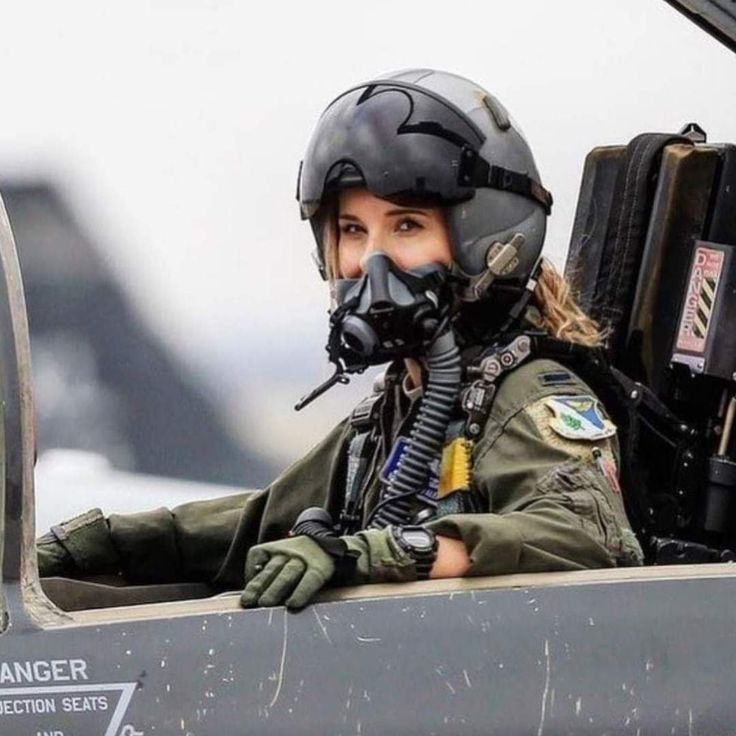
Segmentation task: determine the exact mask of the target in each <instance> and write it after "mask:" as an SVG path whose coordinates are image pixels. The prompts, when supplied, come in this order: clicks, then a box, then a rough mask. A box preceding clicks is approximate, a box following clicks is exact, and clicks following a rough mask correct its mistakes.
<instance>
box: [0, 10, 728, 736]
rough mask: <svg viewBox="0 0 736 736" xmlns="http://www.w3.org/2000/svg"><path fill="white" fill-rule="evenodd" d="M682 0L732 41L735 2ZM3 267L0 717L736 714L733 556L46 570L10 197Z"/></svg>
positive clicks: (68, 728) (530, 726)
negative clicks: (540, 563)
mask: <svg viewBox="0 0 736 736" xmlns="http://www.w3.org/2000/svg"><path fill="white" fill-rule="evenodd" d="M673 4H675V5H677V6H678V7H679V9H681V10H683V12H686V13H687V14H689V15H690V16H691V17H692V16H693V14H698V18H699V20H700V22H701V25H703V26H705V27H707V28H708V30H709V32H711V33H713V35H715V36H716V37H718V38H720V39H721V40H724V39H729V43H730V44H731V45H732V46H733V45H734V44H735V43H736V40H735V39H736V5H735V4H734V3H733V2H730V1H729V2H726V1H725V0H724V1H722V2H695V0H686V1H683V2H678V3H673ZM0 271H1V273H0V361H1V362H0V365H2V367H3V371H2V376H0V381H1V387H2V396H3V410H4V417H3V420H4V421H3V425H2V426H3V429H4V432H3V439H2V459H3V472H2V473H1V474H0V478H2V486H1V487H2V493H0V503H2V511H3V513H2V516H0V518H2V520H3V522H2V523H3V526H2V530H1V531H0V539H1V542H2V545H1V546H0V554H1V555H2V580H1V581H0V585H2V610H3V617H2V629H3V631H2V635H0V734H2V736H154V735H155V734H182V735H183V736H187V735H190V736H228V735H230V734H232V735H236V734H320V735H321V736H323V735H324V734H426V735H429V734H446V735H448V736H449V735H452V736H459V735H461V734H489V733H498V734H505V735H508V734H524V735H525V736H528V734H538V736H541V735H542V734H563V733H564V734H610V735H613V734H631V736H636V735H639V734H641V735H644V734H672V735H673V736H675V735H677V734H681V735H683V736H684V735H685V734H687V735H688V736H689V735H693V734H699V735H702V734H713V735H715V734H729V733H733V732H734V731H736V699H735V698H734V693H735V692H736V670H735V669H734V667H733V662H734V661H736V636H734V631H736V606H734V601H736V565H733V564H727V563H724V564H707V565H693V566H672V567H650V568H643V569H617V570H600V571H598V570H596V571H582V572H573V573H546V574H534V575H511V576H503V577H498V578H475V579H457V580H444V581H426V582H418V583H411V584H403V585H383V586H366V587H363V588H353V589H342V590H340V591H330V592H328V593H326V594H325V595H323V596H321V597H320V598H319V599H318V601H317V602H316V603H315V604H314V605H311V606H308V607H307V608H306V609H305V610H303V611H301V612H299V613H289V612H287V611H286V610H285V609H284V608H282V607H277V608H269V609H256V610H242V609H240V608H239V607H238V597H237V594H235V593H233V594H224V595H219V596H214V597H206V596H207V595H208V594H209V593H210V591H209V590H208V589H207V588H206V587H205V586H198V585H181V586H176V585H175V586H150V587H145V588H125V587H122V588H115V587H113V586H110V585H101V584H99V583H95V582H92V581H90V582H84V581H65V580H58V579H57V580H48V581H44V588H43V589H42V588H41V585H40V584H39V580H38V575H37V569H36V561H35V546H34V538H35V530H34V525H33V518H34V508H33V506H34V495H33V462H34V436H33V420H32V394H31V385H30V380H31V379H30V357H29V348H28V327H27V322H26V313H25V305H24V299H23V290H22V284H21V277H20V272H19V269H18V262H17V257H16V253H15V246H14V243H13V237H12V233H11V230H10V226H9V223H8V220H7V216H6V214H5V209H4V207H3V206H2V204H1V202H0ZM52 600H53V601H55V603H52ZM166 601H168V602H166ZM60 605H61V606H62V607H64V608H66V609H68V610H66V611H63V610H61V608H60V607H59V606H60Z"/></svg>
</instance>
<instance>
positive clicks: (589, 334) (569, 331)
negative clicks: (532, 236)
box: [534, 258, 606, 347]
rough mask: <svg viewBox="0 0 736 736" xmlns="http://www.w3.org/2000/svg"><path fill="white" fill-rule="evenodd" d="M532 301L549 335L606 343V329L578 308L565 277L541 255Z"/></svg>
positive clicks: (591, 344) (589, 344)
mask: <svg viewBox="0 0 736 736" xmlns="http://www.w3.org/2000/svg"><path fill="white" fill-rule="evenodd" d="M534 303H535V306H536V307H537V309H538V310H539V316H540V320H539V322H540V323H539V326H540V327H542V328H543V329H545V330H546V331H547V332H549V334H550V335H552V337H556V338H557V339H559V340H565V341H567V342H573V343H576V344H578V345H585V346H587V347H601V346H602V345H604V344H605V342H606V334H605V332H604V331H603V330H601V328H600V326H599V325H598V323H597V322H596V321H595V320H594V319H593V318H592V317H590V316H588V315H587V314H586V313H585V312H584V311H583V310H582V309H581V308H580V305H579V304H578V303H577V301H576V299H575V297H574V296H573V294H572V291H571V289H570V284H569V282H568V281H567V279H566V278H565V277H564V276H563V275H562V274H561V273H560V272H559V271H558V270H557V269H556V268H555V266H554V265H553V264H552V263H551V262H550V261H548V260H547V259H546V258H543V259H542V264H541V272H540V275H539V279H538V280H537V287H536V289H534Z"/></svg>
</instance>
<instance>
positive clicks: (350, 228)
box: [340, 222, 365, 235]
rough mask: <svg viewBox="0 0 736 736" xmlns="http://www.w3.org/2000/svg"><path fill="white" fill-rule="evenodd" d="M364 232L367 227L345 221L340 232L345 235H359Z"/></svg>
mask: <svg viewBox="0 0 736 736" xmlns="http://www.w3.org/2000/svg"><path fill="white" fill-rule="evenodd" d="M364 232H365V228H364V227H361V226H360V225H358V224H356V223H354V222H344V223H343V224H342V225H340V233H342V234H343V235H359V234H360V233H364Z"/></svg>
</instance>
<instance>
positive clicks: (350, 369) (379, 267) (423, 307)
mask: <svg viewBox="0 0 736 736" xmlns="http://www.w3.org/2000/svg"><path fill="white" fill-rule="evenodd" d="M448 276H449V271H448V269H447V268H446V267H445V266H443V265H441V264H439V263H428V264H426V265H422V266H418V267H417V268H413V269H411V270H409V271H404V270H403V269H401V268H399V266H397V265H396V264H395V263H394V262H393V261H392V260H391V258H389V256H387V255H386V254H385V253H383V252H381V251H378V252H376V253H374V254H372V255H371V256H370V257H369V258H368V260H367V261H366V264H365V272H364V274H363V275H362V276H361V277H360V278H359V279H340V280H338V281H337V282H336V283H335V301H336V306H335V308H334V309H333V310H332V312H331V314H330V335H329V338H328V341H327V348H326V349H327V353H328V355H329V359H330V361H331V362H332V363H334V364H335V367H336V368H335V373H334V375H333V376H332V377H331V378H329V379H328V380H327V381H325V382H324V383H323V384H322V385H321V386H319V387H317V388H316V389H315V390H314V391H312V392H311V393H310V394H308V395H307V396H305V397H304V398H303V399H302V400H301V401H300V402H299V403H298V404H297V405H296V409H297V411H298V410H299V409H301V408H303V407H304V406H306V405H307V404H308V403H310V402H311V401H312V400H314V399H316V398H317V397H318V396H320V395H321V394H322V393H324V392H325V391H327V389H329V388H331V387H332V386H334V385H335V384H336V383H347V382H348V380H349V379H348V377H347V376H346V374H347V373H362V372H363V371H364V370H365V369H366V368H368V367H369V366H372V365H380V364H381V363H387V362H389V361H391V360H395V359H396V358H408V357H417V358H418V357H422V356H424V355H425V354H426V352H427V349H428V348H429V347H430V346H431V345H432V343H434V341H435V340H436V339H437V337H438V336H439V335H440V334H442V333H443V332H445V331H447V329H449V322H448V315H449V311H450V304H451V299H450V290H449V286H448V283H447V280H448Z"/></svg>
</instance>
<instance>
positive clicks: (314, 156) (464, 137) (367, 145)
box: [298, 81, 485, 219]
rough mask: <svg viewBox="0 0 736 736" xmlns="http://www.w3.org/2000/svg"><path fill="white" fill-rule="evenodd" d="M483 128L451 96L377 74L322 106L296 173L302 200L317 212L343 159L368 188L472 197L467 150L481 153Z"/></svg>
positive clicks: (397, 194)
mask: <svg viewBox="0 0 736 736" xmlns="http://www.w3.org/2000/svg"><path fill="white" fill-rule="evenodd" d="M484 140H485V136H484V135H483V133H482V132H481V131H480V129H479V128H478V127H477V126H476V125H475V124H474V123H473V122H472V121H471V120H470V119H469V118H468V117H467V116H466V115H465V114H463V113H462V111H460V110H459V109H458V108H456V107H455V106H454V105H452V104H451V103H450V102H448V101H447V100H444V99H442V98H440V97H436V96H434V95H433V94H432V93H431V92H428V91H427V90H424V89H421V88H419V87H415V86H414V85H411V84H407V83H404V82H396V81H385V82H372V83H368V84H364V85H361V86H360V87H356V88H355V89H352V90H349V91H348V92H346V93H345V94H343V95H341V96H340V97H338V98H337V99H336V100H335V101H334V102H333V103H332V104H331V105H330V106H329V107H328V108H327V109H326V110H325V112H324V113H323V114H322V117H321V118H320V120H319V123H318V124H317V128H316V130H315V132H314V134H313V135H312V139H311V141H310V143H309V147H308V149H307V153H306V155H305V157H304V161H303V163H302V168H301V173H300V178H299V192H298V198H299V205H300V208H301V214H302V217H303V218H304V219H307V218H310V217H312V216H313V215H314V214H315V212H316V211H317V209H318V208H319V206H320V204H321V203H322V199H323V196H324V194H325V192H326V191H328V190H329V189H330V188H331V187H333V186H336V185H337V184H338V182H339V175H340V173H341V170H343V169H344V168H345V166H344V165H345V164H349V165H350V166H351V167H354V169H357V170H358V171H359V173H360V174H361V176H362V180H363V182H364V183H365V186H366V188H367V189H368V190H369V191H370V192H372V193H373V194H375V195H377V196H379V197H385V198H388V199H392V198H393V199H401V198H402V197H406V198H411V199H414V200H416V199H426V200H427V201H432V202H436V203H439V204H441V203H450V202H459V201H463V200H466V199H470V198H471V197H472V196H473V194H474V191H475V190H474V187H473V186H472V184H469V183H468V182H467V180H466V181H464V183H461V181H460V171H461V164H462V159H463V155H467V154H468V153H469V152H471V151H472V152H473V153H477V152H478V151H479V150H480V148H481V146H482V144H483V141H484Z"/></svg>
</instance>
